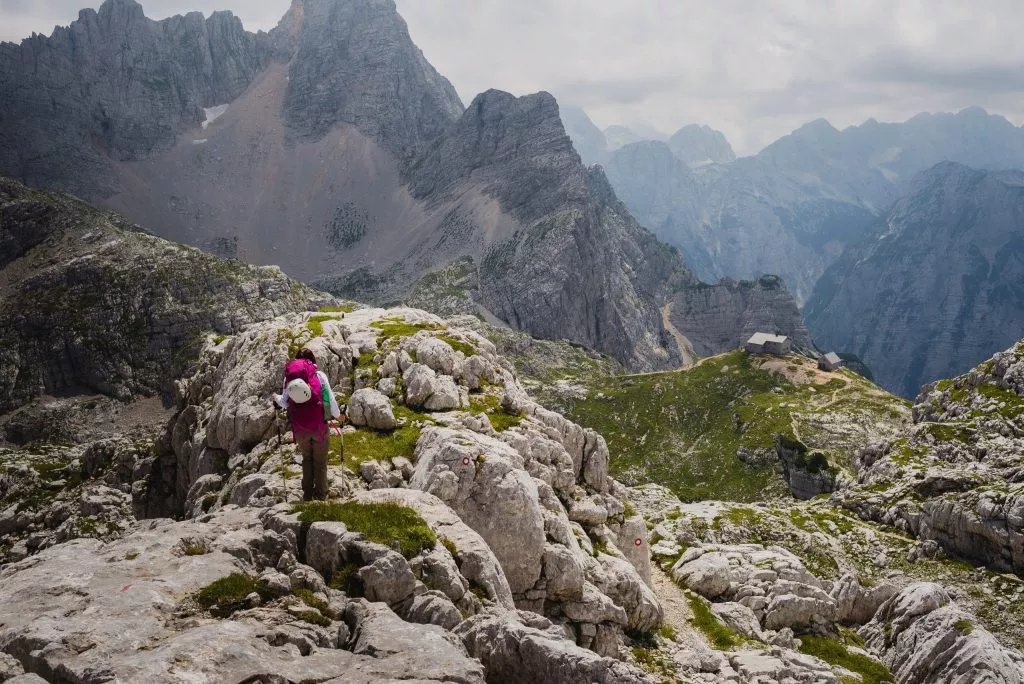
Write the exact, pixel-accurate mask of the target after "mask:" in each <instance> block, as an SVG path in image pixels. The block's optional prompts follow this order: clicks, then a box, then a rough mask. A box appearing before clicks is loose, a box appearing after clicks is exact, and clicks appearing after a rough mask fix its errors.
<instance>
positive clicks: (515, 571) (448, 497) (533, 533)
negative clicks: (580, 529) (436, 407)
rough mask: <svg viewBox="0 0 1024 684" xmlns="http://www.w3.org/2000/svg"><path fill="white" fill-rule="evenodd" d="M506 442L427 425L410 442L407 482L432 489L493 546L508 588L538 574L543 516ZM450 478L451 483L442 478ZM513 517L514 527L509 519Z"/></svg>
mask: <svg viewBox="0 0 1024 684" xmlns="http://www.w3.org/2000/svg"><path fill="white" fill-rule="evenodd" d="M522 468H523V461H522V458H521V457H520V456H519V454H517V453H516V452H515V451H513V450H512V449H511V448H510V447H509V446H508V445H506V444H504V443H503V442H499V441H498V440H496V439H493V438H491V437H487V436H484V435H479V434H475V433H468V434H467V433H457V432H455V431H453V430H450V429H447V428H428V429H427V430H424V431H423V434H422V436H421V437H420V440H419V442H418V443H417V445H416V469H415V471H414V472H413V476H412V479H411V480H410V482H409V485H410V487H412V488H414V489H420V490H422V491H425V492H428V493H431V494H435V495H436V496H438V498H440V499H441V500H442V501H444V502H445V503H446V504H447V505H448V506H450V507H451V508H452V510H454V511H455V512H456V513H457V514H458V516H459V517H460V518H461V519H462V520H463V522H465V523H466V524H467V525H469V526H470V527H471V528H473V529H474V530H475V531H476V532H477V533H479V534H480V536H481V537H483V538H484V540H485V541H486V542H487V544H488V546H490V547H491V549H492V550H493V551H494V555H495V556H496V557H497V558H498V561H499V562H500V563H501V567H502V570H503V571H504V573H505V576H506V577H507V578H508V583H509V586H510V587H511V589H512V592H513V593H522V592H525V591H526V590H527V589H529V588H531V587H532V586H533V585H534V584H535V583H536V581H537V580H538V579H539V578H540V574H541V567H542V565H541V559H542V556H543V553H544V519H543V516H542V514H541V510H540V503H539V501H538V492H537V486H536V484H534V482H533V480H532V479H531V478H530V477H529V475H527V474H526V471H525V470H523V469H522ZM450 476H454V477H455V488H454V489H450V488H449V487H448V486H446V485H445V481H446V480H445V478H446V477H450ZM513 520H514V521H516V524H515V525H514V526H512V525H509V524H508V523H509V521H513Z"/></svg>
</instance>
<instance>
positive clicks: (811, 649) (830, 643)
mask: <svg viewBox="0 0 1024 684" xmlns="http://www.w3.org/2000/svg"><path fill="white" fill-rule="evenodd" d="M800 642H801V645H800V652H801V653H806V654H807V655H812V656H814V657H816V658H820V659H822V660H824V661H825V662H826V663H828V664H829V665H838V666H839V667H843V668H846V669H847V670H849V671H850V672H855V673H857V674H859V675H860V676H861V677H862V680H861V681H862V682H863V684H885V683H886V682H895V681H896V679H895V678H894V677H893V676H892V673H891V672H890V671H889V668H887V667H886V666H885V665H883V664H882V663H880V662H878V661H877V660H873V659H871V658H869V657H867V656H864V655H861V654H859V653H851V652H850V651H849V650H848V649H847V648H846V646H844V645H843V643H842V642H840V641H839V640H838V639H833V638H830V637H820V636H814V635H812V634H804V635H801V637H800Z"/></svg>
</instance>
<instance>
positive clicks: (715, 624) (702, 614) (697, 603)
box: [686, 592, 744, 651]
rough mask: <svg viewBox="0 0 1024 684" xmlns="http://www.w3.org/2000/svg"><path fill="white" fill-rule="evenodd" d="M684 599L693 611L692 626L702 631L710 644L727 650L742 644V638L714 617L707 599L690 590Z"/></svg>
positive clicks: (721, 649)
mask: <svg viewBox="0 0 1024 684" xmlns="http://www.w3.org/2000/svg"><path fill="white" fill-rule="evenodd" d="M686 599H687V601H689V603H690V610H692V611H693V624H694V626H695V627H697V629H699V630H700V631H702V632H703V633H704V636H706V637H707V638H708V641H709V642H710V643H711V645H712V646H714V647H715V648H717V649H718V650H720V651H727V650H729V649H732V648H736V647H738V646H742V645H743V643H744V638H743V637H742V636H740V635H739V634H737V633H736V632H735V631H733V630H732V628H731V627H728V626H727V625H726V624H725V623H723V622H722V621H721V620H719V619H718V618H717V617H715V614H714V613H713V612H711V608H710V606H708V604H707V601H705V600H704V599H702V598H700V597H699V596H697V595H695V594H692V593H690V592H687V594H686Z"/></svg>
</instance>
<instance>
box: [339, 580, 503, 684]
mask: <svg viewBox="0 0 1024 684" xmlns="http://www.w3.org/2000/svg"><path fill="white" fill-rule="evenodd" d="M345 624H347V625H348V627H349V629H350V630H351V633H352V636H351V639H350V642H351V648H352V652H353V653H355V654H356V655H365V656H371V657H373V658H375V659H380V658H387V657H389V656H390V657H399V658H401V660H400V661H399V662H402V663H404V664H405V665H406V667H404V668H402V669H403V671H404V672H405V676H397V675H392V679H393V680H406V679H427V680H443V681H446V682H453V683H455V684H483V682H484V668H483V666H481V664H480V663H479V662H477V661H476V660H473V659H472V658H471V657H469V655H468V654H467V652H466V648H465V646H464V645H463V643H462V642H461V641H460V639H459V638H457V637H456V636H454V635H452V634H450V633H449V632H447V631H445V630H444V629H442V628H441V627H438V626H436V625H424V624H413V623H410V622H406V621H404V620H402V619H401V618H400V617H398V616H397V615H395V614H394V613H393V612H391V611H390V610H389V609H388V608H387V607H386V606H384V605H382V604H379V603H369V602H367V601H366V600H364V599H357V600H355V601H353V602H351V603H349V605H348V609H347V610H346V612H345ZM370 681H372V680H370Z"/></svg>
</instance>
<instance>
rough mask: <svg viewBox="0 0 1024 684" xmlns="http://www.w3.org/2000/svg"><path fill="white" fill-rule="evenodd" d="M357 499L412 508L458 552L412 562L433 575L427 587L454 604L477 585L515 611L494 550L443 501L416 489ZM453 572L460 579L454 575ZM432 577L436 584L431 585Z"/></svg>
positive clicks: (442, 547)
mask: <svg viewBox="0 0 1024 684" xmlns="http://www.w3.org/2000/svg"><path fill="white" fill-rule="evenodd" d="M355 500H356V501H360V502H364V503H397V504H399V505H402V506H408V507H409V508H412V509H413V510H415V511H416V512H417V513H419V514H420V516H421V517H422V518H423V519H424V520H425V521H426V522H427V525H429V526H430V529H431V530H433V532H434V533H435V534H436V535H437V538H438V539H440V540H447V546H451V547H452V548H453V549H454V550H455V558H452V557H451V555H450V554H449V553H448V549H447V548H446V544H443V543H442V544H439V545H438V546H437V547H435V548H434V550H433V551H432V552H431V553H430V554H428V555H427V556H426V557H424V558H422V560H418V559H413V561H412V562H413V564H420V567H421V568H422V569H423V571H424V572H425V573H427V572H429V574H424V575H423V580H424V582H425V583H427V586H429V587H431V588H432V589H438V590H440V591H443V592H444V593H445V595H447V596H448V597H449V598H451V599H452V600H453V601H458V600H459V598H461V597H462V595H464V594H465V591H466V590H468V588H469V583H473V584H475V585H476V586H478V587H480V588H482V589H483V590H484V591H485V592H486V594H487V598H488V599H489V600H491V601H492V602H494V603H495V604H497V605H498V606H500V607H502V608H505V609H506V610H511V609H513V608H514V605H513V600H512V590H511V588H510V587H509V583H508V579H506V577H505V573H504V571H503V570H502V567H501V565H500V563H499V561H498V558H497V557H496V556H495V553H494V551H492V550H491V547H490V546H488V545H487V542H486V541H485V540H484V538H483V537H482V536H481V535H480V534H478V533H477V532H476V531H474V530H473V529H472V528H471V527H470V526H469V525H468V524H467V523H466V522H465V521H463V520H462V518H460V517H459V515H458V514H456V512H455V511H453V510H452V509H451V508H450V507H448V506H447V505H446V504H445V503H444V502H443V501H441V500H440V499H439V498H437V497H436V496H432V495H431V494H428V493H426V492H422V491H418V490H416V489H384V490H377V491H372V492H357V493H356V499H355ZM317 524H318V525H319V524H323V523H317ZM315 527H316V525H314V528H315ZM449 559H450V560H449ZM453 570H454V572H455V573H456V574H457V575H459V576H460V577H455V576H453V575H452V572H453ZM428 577H430V578H432V579H431V581H433V582H435V584H430V583H429V582H428V579H427V578H428ZM457 585H459V586H461V587H464V589H460V588H459V586H457ZM460 591H461V592H462V593H461V594H460V593H459V592H460Z"/></svg>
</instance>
